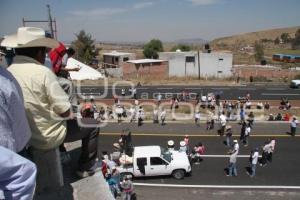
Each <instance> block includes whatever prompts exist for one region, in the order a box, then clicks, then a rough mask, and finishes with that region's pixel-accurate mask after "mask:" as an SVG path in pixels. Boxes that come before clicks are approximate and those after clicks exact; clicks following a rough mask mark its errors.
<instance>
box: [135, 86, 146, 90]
mask: <svg viewBox="0 0 300 200" xmlns="http://www.w3.org/2000/svg"><path fill="white" fill-rule="evenodd" d="M136 89H137V90H147V89H148V88H147V87H145V88H136Z"/></svg>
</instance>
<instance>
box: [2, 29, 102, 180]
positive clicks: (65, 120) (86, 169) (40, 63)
mask: <svg viewBox="0 0 300 200" xmlns="http://www.w3.org/2000/svg"><path fill="white" fill-rule="evenodd" d="M1 46H4V47H9V48H13V49H14V50H15V53H16V56H15V57H14V61H13V63H12V64H11V65H10V67H9V69H8V70H9V71H10V72H11V73H12V74H13V75H14V76H15V78H16V79H17V81H18V82H19V84H20V85H21V89H22V92H23V95H24V103H25V108H26V114H27V119H28V121H29V125H30V128H31V131H32V137H31V140H30V145H31V147H32V150H33V151H36V152H42V151H47V150H51V149H54V148H57V147H59V146H60V145H61V144H62V143H63V142H70V141H75V140H78V139H82V152H81V156H80V158H79V163H78V164H79V166H78V171H77V174H78V175H79V176H80V177H86V176H89V175H93V174H94V173H95V170H96V168H97V166H98V165H97V162H96V158H97V143H98V133H99V130H98V128H95V126H94V125H96V123H97V122H96V121H95V120H94V119H82V121H81V125H90V126H84V127H79V125H78V123H79V121H77V120H76V119H75V118H74V117H73V115H72V113H71V104H70V102H69V100H68V96H67V95H66V93H65V92H64V91H63V89H62V88H61V87H60V85H59V83H58V81H57V77H56V76H55V74H54V73H53V72H52V71H51V70H50V69H49V68H47V67H46V66H44V62H45V56H46V51H47V48H55V47H57V46H58V42H57V41H56V40H54V39H51V38H46V37H45V31H44V30H43V29H41V28H35V27H21V28H18V31H17V34H15V35H10V36H7V37H6V38H5V39H4V40H3V41H2V42H1ZM92 125H93V126H92ZM87 127H88V128H87Z"/></svg>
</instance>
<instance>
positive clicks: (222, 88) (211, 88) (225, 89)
mask: <svg viewBox="0 0 300 200" xmlns="http://www.w3.org/2000/svg"><path fill="white" fill-rule="evenodd" d="M211 89H212V90H231V88H211Z"/></svg>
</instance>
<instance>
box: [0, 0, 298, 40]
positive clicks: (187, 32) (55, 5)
mask: <svg viewBox="0 0 300 200" xmlns="http://www.w3.org/2000/svg"><path fill="white" fill-rule="evenodd" d="M46 4H50V6H51V10H52V17H55V18H56V20H57V25H58V27H57V29H58V37H59V40H61V41H71V40H74V39H75V35H74V34H75V33H78V32H79V31H80V30H81V29H84V30H85V31H86V32H88V33H90V34H91V35H92V37H93V38H94V39H96V40H97V41H148V40H150V39H152V38H159V39H161V40H163V41H172V40H177V39H187V38H203V39H206V40H211V39H214V38H218V37H223V36H227V35H232V34H237V33H243V32H252V31H256V30H263V29H270V28H279V27H289V26H298V25H300V9H299V8H300V1H299V0H80V1H79V0H0V19H1V20H0V36H3V35H7V34H10V33H14V32H16V29H17V27H19V26H22V18H23V17H25V19H31V20H46V19H47V17H48V15H47V8H46ZM29 25H31V26H42V24H29Z"/></svg>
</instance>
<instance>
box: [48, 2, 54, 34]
mask: <svg viewBox="0 0 300 200" xmlns="http://www.w3.org/2000/svg"><path fill="white" fill-rule="evenodd" d="M47 8H48V23H49V29H50V32H51V37H52V38H54V31H53V26H52V17H51V10H50V5H49V4H47Z"/></svg>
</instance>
